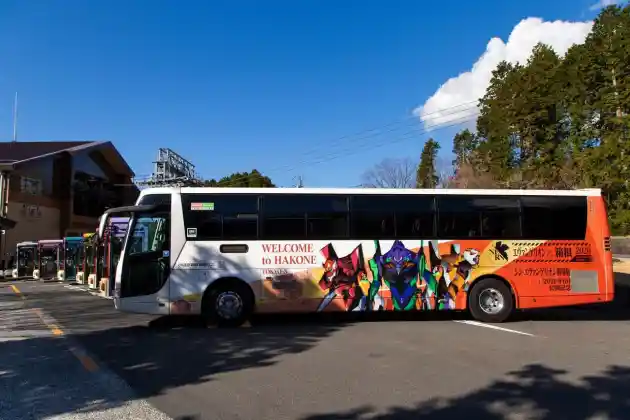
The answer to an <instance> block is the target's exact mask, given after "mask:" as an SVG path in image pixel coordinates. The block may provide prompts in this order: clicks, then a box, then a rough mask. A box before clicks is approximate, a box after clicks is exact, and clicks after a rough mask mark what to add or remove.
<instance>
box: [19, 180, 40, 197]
mask: <svg viewBox="0 0 630 420" xmlns="http://www.w3.org/2000/svg"><path fill="white" fill-rule="evenodd" d="M20 191H21V192H23V193H25V194H32V195H41V194H42V191H43V184H42V180H41V179H36V178H29V177H26V176H23V177H20Z"/></svg>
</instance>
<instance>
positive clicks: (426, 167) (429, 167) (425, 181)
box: [416, 138, 440, 188]
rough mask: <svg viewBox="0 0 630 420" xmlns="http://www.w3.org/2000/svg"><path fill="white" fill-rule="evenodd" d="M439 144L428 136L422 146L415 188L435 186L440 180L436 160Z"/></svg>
mask: <svg viewBox="0 0 630 420" xmlns="http://www.w3.org/2000/svg"><path fill="white" fill-rule="evenodd" d="M439 150H440V145H439V144H438V143H437V142H436V141H435V140H433V139H432V138H430V139H429V140H427V141H426V143H425V144H424V147H423V148H422V154H421V155H420V163H419V164H418V170H417V172H416V188H435V187H437V185H438V182H439V181H440V177H439V176H438V174H437V168H436V160H437V153H438V151H439Z"/></svg>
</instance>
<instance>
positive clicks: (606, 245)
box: [604, 236, 610, 251]
mask: <svg viewBox="0 0 630 420" xmlns="http://www.w3.org/2000/svg"><path fill="white" fill-rule="evenodd" d="M604 251H610V236H606V237H605V238H604Z"/></svg>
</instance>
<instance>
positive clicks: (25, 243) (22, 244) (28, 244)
mask: <svg viewBox="0 0 630 420" xmlns="http://www.w3.org/2000/svg"><path fill="white" fill-rule="evenodd" d="M36 245H37V242H33V241H24V242H18V243H17V244H16V246H36Z"/></svg>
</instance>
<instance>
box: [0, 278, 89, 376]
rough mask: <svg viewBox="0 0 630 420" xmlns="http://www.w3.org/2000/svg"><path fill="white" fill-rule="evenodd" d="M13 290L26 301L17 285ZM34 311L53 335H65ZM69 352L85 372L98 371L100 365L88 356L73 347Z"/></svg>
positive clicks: (40, 313)
mask: <svg viewBox="0 0 630 420" xmlns="http://www.w3.org/2000/svg"><path fill="white" fill-rule="evenodd" d="M11 289H12V290H13V292H14V293H15V294H16V295H18V296H20V297H21V298H22V299H26V296H24V295H23V294H22V292H21V291H20V289H18V287H17V286H16V285H14V284H12V285H11ZM32 311H33V312H35V314H36V315H37V316H38V317H39V319H41V321H42V322H43V323H44V325H46V327H48V329H50V331H51V332H52V333H53V335H56V336H60V335H64V332H63V330H62V329H61V328H59V326H58V325H55V324H49V323H48V322H46V320H45V319H44V316H43V315H42V311H41V310H40V309H39V308H33V309H32ZM69 350H70V352H72V354H74V356H75V357H76V358H77V359H79V362H81V365H83V367H84V368H85V370H87V371H88V372H96V371H97V370H98V365H97V364H96V362H95V361H94V360H93V359H92V358H91V357H90V356H86V355H85V354H82V353H80V352H79V351H77V350H76V349H75V348H72V347H71V348H70V349H69Z"/></svg>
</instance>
